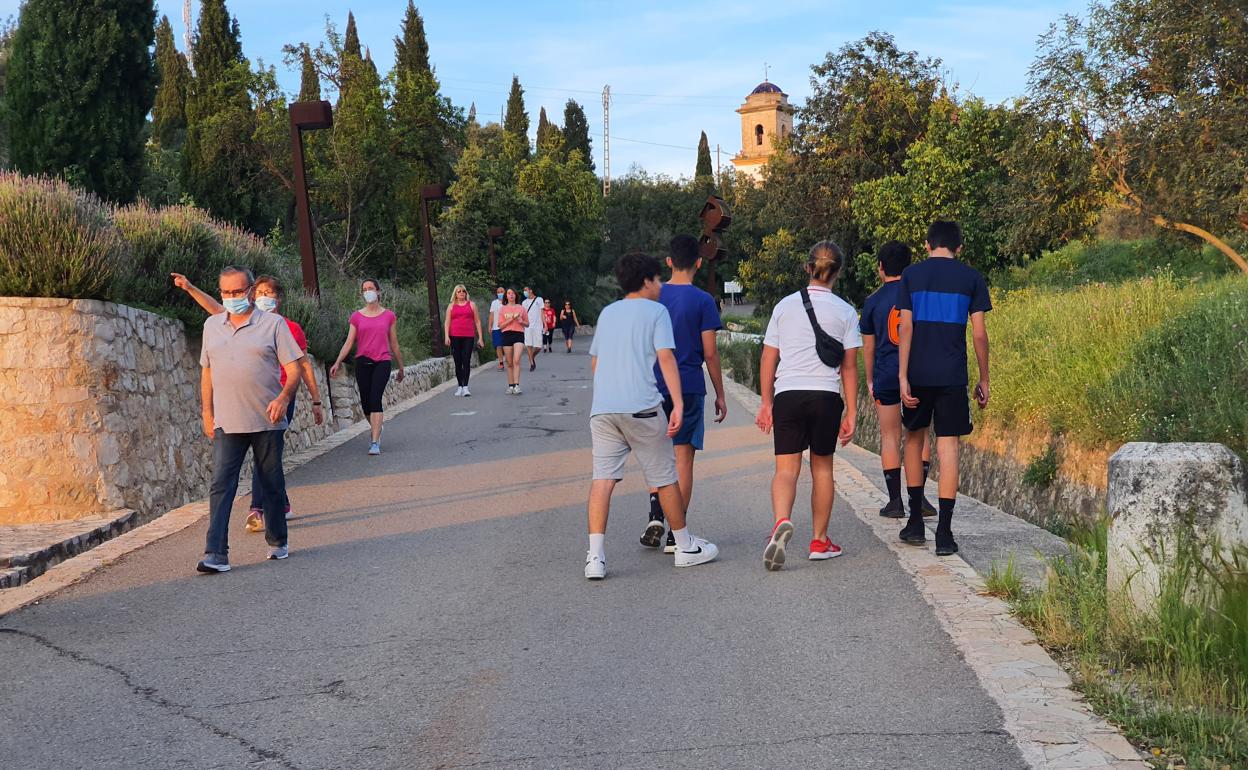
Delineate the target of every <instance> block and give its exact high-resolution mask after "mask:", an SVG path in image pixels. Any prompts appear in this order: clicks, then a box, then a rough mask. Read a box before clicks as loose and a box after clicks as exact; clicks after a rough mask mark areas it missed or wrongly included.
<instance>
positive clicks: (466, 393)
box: [463, 385, 472, 396]
mask: <svg viewBox="0 0 1248 770" xmlns="http://www.w3.org/2000/svg"><path fill="white" fill-rule="evenodd" d="M463 395H465V396H471V395H472V391H470V390H468V386H467V385H465V386H464V393H463Z"/></svg>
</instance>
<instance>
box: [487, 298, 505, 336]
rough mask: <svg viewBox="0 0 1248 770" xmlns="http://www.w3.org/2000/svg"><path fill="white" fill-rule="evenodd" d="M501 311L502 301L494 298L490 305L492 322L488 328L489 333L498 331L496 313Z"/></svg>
mask: <svg viewBox="0 0 1248 770" xmlns="http://www.w3.org/2000/svg"><path fill="white" fill-rule="evenodd" d="M502 309H503V301H502V300H501V299H499V298H498V297H495V298H494V301H493V302H491V303H490V318H492V319H494V320H493V321H492V325H491V326H490V331H492V332H496V331H498V311H500V310H502Z"/></svg>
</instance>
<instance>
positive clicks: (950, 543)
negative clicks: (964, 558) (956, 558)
mask: <svg viewBox="0 0 1248 770" xmlns="http://www.w3.org/2000/svg"><path fill="white" fill-rule="evenodd" d="M957 552H958V544H957V542H956V541H955V540H954V539H953V534H952V533H948V532H937V533H936V555H937V556H953V555H954V554H955V553H957Z"/></svg>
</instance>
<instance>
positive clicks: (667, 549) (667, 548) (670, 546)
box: [663, 530, 676, 553]
mask: <svg viewBox="0 0 1248 770" xmlns="http://www.w3.org/2000/svg"><path fill="white" fill-rule="evenodd" d="M663 553H676V536H675V535H673V534H672V532H671V530H668V532H667V542H666V543H664V544H663Z"/></svg>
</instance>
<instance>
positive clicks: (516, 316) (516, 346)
mask: <svg viewBox="0 0 1248 770" xmlns="http://www.w3.org/2000/svg"><path fill="white" fill-rule="evenodd" d="M539 323H540V321H539ZM528 325H529V314H528V312H527V311H525V309H524V306H523V305H521V304H520V303H519V302H517V301H516V290H515V289H508V290H507V294H506V296H504V298H503V306H502V307H501V308H499V309H498V330H499V331H501V332H502V333H503V351H504V355H503V360H504V361H505V362H506V363H507V394H508V395H510V396H518V395H520V359H521V358H523V355H524V329H525V327H526V326H528Z"/></svg>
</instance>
